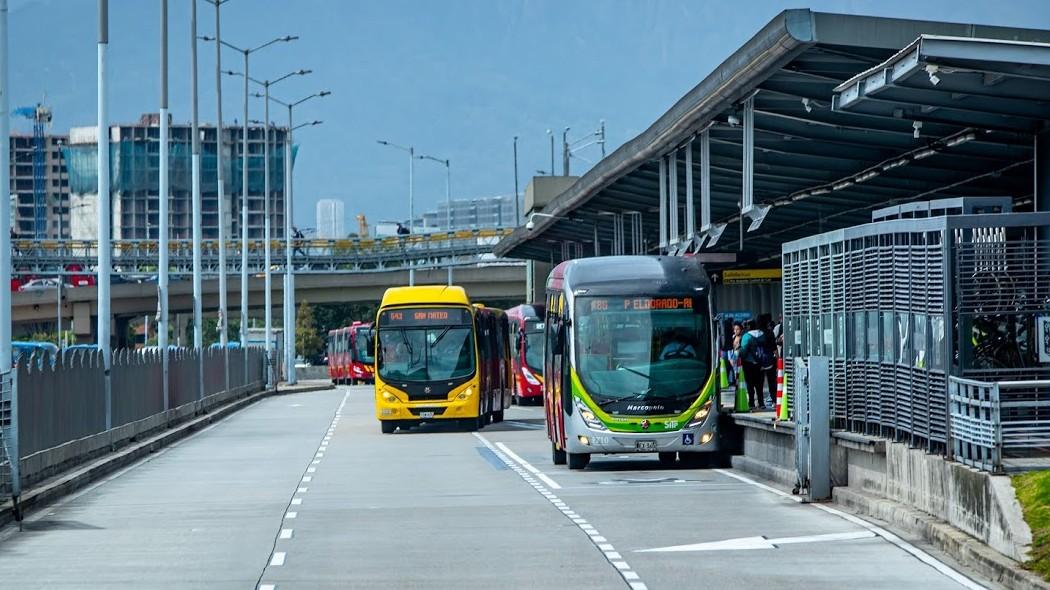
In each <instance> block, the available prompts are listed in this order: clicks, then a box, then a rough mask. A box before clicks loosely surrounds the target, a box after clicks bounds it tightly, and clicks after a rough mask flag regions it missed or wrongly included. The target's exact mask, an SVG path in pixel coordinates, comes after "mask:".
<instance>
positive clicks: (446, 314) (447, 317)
mask: <svg viewBox="0 0 1050 590" xmlns="http://www.w3.org/2000/svg"><path fill="white" fill-rule="evenodd" d="M469 323H470V311H469V310H466V309H462V308H458V307H440V308H436V307H416V308H407V309H388V310H386V311H384V312H383V313H381V314H379V325H380V326H382V327H384V328H398V327H408V326H459V325H463V324H469Z"/></svg>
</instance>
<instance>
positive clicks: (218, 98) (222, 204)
mask: <svg viewBox="0 0 1050 590" xmlns="http://www.w3.org/2000/svg"><path fill="white" fill-rule="evenodd" d="M220 5H221V2H219V1H218V0H216V1H215V178H216V184H217V185H218V186H217V188H218V192H217V198H218V206H219V343H220V345H221V346H222V374H223V385H224V389H223V391H229V390H230V347H229V346H227V343H228V337H227V330H226V322H227V317H228V312H229V309H228V307H227V302H226V272H227V270H228V269H227V266H226V187H225V186H224V185H225V182H224V180H225V178H224V176H225V175H224V174H223V169H222V147H223V129H222V31H221V29H220V28H219V24H220V21H221V20H222V19H220V18H219V12H220V11H219V6H220Z"/></svg>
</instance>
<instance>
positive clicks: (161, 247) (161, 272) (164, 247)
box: [157, 0, 171, 410]
mask: <svg viewBox="0 0 1050 590" xmlns="http://www.w3.org/2000/svg"><path fill="white" fill-rule="evenodd" d="M170 193H171V188H170V185H169V184H168V0H160V189H159V191H158V192H157V194H158V196H159V199H160V230H159V231H160V235H158V236H157V237H158V238H159V243H158V244H157V252H158V255H159V261H158V266H159V268H158V273H157V295H158V297H159V301H158V304H157V308H158V309H157V345H158V346H159V347H160V359H161V367H162V372H163V374H164V383H163V390H164V409H165V410H168V409H169V408H170V407H171V406H170V397H169V395H170V394H169V392H168V360H169V359H168V265H169V262H168V224H169V220H168V196H169V194H170Z"/></svg>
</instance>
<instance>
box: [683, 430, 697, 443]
mask: <svg viewBox="0 0 1050 590" xmlns="http://www.w3.org/2000/svg"><path fill="white" fill-rule="evenodd" d="M694 436H695V435H694V434H693V433H692V432H683V433H682V444H683V445H691V444H694V443H693V438H694Z"/></svg>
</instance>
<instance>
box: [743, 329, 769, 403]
mask: <svg viewBox="0 0 1050 590" xmlns="http://www.w3.org/2000/svg"><path fill="white" fill-rule="evenodd" d="M744 329H745V330H747V331H746V332H745V333H744V336H743V338H741V339H740V356H741V361H742V363H743V366H744V381H746V382H747V398H748V404H749V405H750V406H751V409H752V410H757V409H763V407H764V406H765V404H764V400H763V399H762V398H763V396H762V381H763V379H762V377H763V372H762V368H763V366H764V365H765V364H766V363H767V362H768V358H767V357H768V354H769V353H768V347H767V346H766V334H765V332H763V331H762V330H759V329H758V327H757V324H756V323H755V320H747V321H746V322H744ZM774 385H775V384H774Z"/></svg>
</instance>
